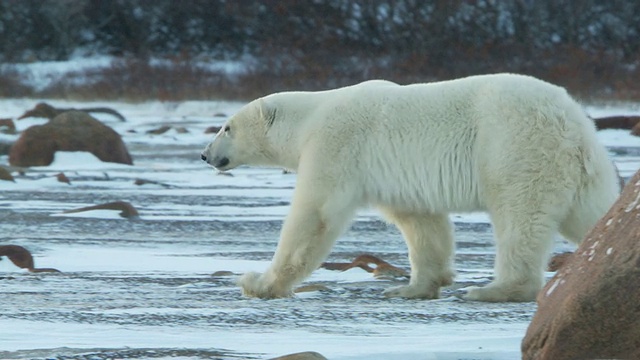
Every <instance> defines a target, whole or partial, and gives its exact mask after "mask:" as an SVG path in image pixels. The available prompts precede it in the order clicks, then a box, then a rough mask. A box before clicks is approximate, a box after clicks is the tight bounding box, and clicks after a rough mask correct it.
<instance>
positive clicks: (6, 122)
mask: <svg viewBox="0 0 640 360" xmlns="http://www.w3.org/2000/svg"><path fill="white" fill-rule="evenodd" d="M0 133H5V134H15V133H16V124H14V123H13V120H11V119H0Z"/></svg>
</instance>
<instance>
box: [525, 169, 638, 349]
mask: <svg viewBox="0 0 640 360" xmlns="http://www.w3.org/2000/svg"><path fill="white" fill-rule="evenodd" d="M639 240H640V171H638V172H637V173H636V174H635V175H634V176H633V178H632V179H631V180H630V181H629V182H628V184H627V186H626V187H625V188H624V190H623V191H622V194H621V195H620V198H619V199H618V201H617V202H616V203H615V204H614V205H613V207H612V208H611V209H610V210H609V212H608V213H607V214H606V215H605V216H604V217H603V218H602V219H600V221H599V222H598V223H597V224H596V226H595V227H594V228H593V229H592V230H591V231H590V232H589V233H588V234H587V236H586V238H585V240H584V242H583V243H582V244H581V245H580V247H579V248H578V249H577V250H576V252H575V253H574V254H573V255H571V256H570V257H568V258H567V260H566V263H565V264H564V265H563V266H562V267H560V268H559V270H558V272H557V273H556V275H555V276H554V277H553V278H552V279H551V280H550V281H549V282H548V283H547V285H546V286H545V287H544V289H542V291H540V293H539V294H538V298H537V301H538V310H537V311H536V313H535V315H534V317H533V320H532V321H531V324H530V325H529V328H528V330H527V334H526V336H525V338H524V340H523V342H522V358H523V359H526V360H533V359H536V360H546V359H549V360H551V359H553V360H563V359H640V241H639Z"/></svg>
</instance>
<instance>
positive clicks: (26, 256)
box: [0, 245, 60, 272]
mask: <svg viewBox="0 0 640 360" xmlns="http://www.w3.org/2000/svg"><path fill="white" fill-rule="evenodd" d="M1 256H6V257H8V258H9V260H11V262H12V263H13V264H14V265H15V266H17V267H19V268H21V269H27V270H29V271H30V272H60V270H58V269H51V268H36V267H34V266H35V265H34V262H33V256H31V253H30V252H29V250H27V249H25V248H23V247H22V246H19V245H0V259H2V258H1Z"/></svg>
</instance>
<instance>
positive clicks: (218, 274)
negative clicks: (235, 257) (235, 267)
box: [211, 270, 235, 277]
mask: <svg viewBox="0 0 640 360" xmlns="http://www.w3.org/2000/svg"><path fill="white" fill-rule="evenodd" d="M233 275H235V274H234V273H233V271H227V270H220V271H216V272H214V273H213V274H211V276H214V277H223V276H233Z"/></svg>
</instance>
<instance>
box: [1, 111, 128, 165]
mask: <svg viewBox="0 0 640 360" xmlns="http://www.w3.org/2000/svg"><path fill="white" fill-rule="evenodd" d="M56 151H88V152H90V153H92V154H93V155H95V156H96V157H97V158H98V159H100V160H102V161H106V162H114V163H121V164H128V165H131V164H132V163H133V162H132V161H131V155H129V151H128V150H127V147H126V146H125V144H124V142H122V138H121V137H120V135H119V134H118V133H116V132H115V131H114V130H113V129H111V128H110V127H108V126H106V125H104V124H103V123H101V122H100V121H98V120H96V119H94V118H93V117H91V116H90V115H88V114H87V113H84V112H81V111H69V112H65V113H62V114H61V115H58V116H56V117H55V118H54V119H52V120H51V121H49V122H48V123H46V124H44V125H35V126H32V127H30V128H28V129H27V130H25V131H24V132H23V133H22V135H21V136H20V138H19V139H18V141H16V143H15V144H14V145H13V146H12V147H11V151H10V153H9V163H10V164H11V165H13V166H47V165H49V164H51V162H52V161H53V158H54V154H55V152H56Z"/></svg>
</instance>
